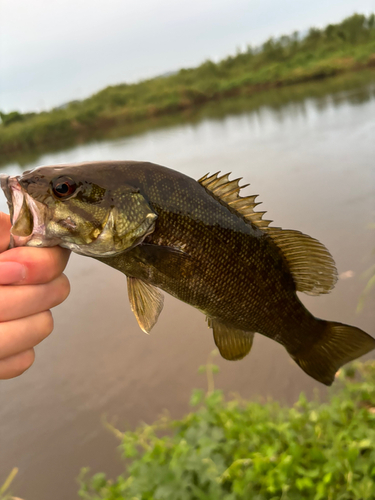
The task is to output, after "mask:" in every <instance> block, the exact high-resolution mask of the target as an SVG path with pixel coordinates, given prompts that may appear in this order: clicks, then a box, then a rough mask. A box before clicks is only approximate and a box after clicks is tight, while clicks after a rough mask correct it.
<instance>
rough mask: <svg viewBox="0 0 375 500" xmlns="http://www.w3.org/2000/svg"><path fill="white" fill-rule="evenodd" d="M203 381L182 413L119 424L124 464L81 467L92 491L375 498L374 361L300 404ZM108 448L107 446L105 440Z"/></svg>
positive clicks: (182, 496)
mask: <svg viewBox="0 0 375 500" xmlns="http://www.w3.org/2000/svg"><path fill="white" fill-rule="evenodd" d="M206 369H207V371H208V376H209V386H210V388H209V391H208V392H207V394H206V395H205V394H204V393H203V392H202V391H200V390H196V391H194V392H193V395H192V398H191V404H192V406H194V407H196V408H197V409H196V410H195V411H193V412H192V413H189V414H188V415H186V416H185V417H184V418H182V419H181V420H176V421H174V420H171V419H170V418H168V417H167V416H164V417H163V418H161V419H160V420H159V421H157V422H156V423H154V424H153V425H143V426H141V427H139V428H138V429H137V430H136V431H134V432H132V431H126V432H123V433H122V432H120V431H118V430H115V429H112V430H113V431H114V432H115V433H116V435H117V436H118V437H119V438H120V441H121V445H120V449H121V453H122V456H123V458H124V461H125V462H124V473H123V474H122V475H121V476H119V477H118V478H117V479H114V480H109V479H107V477H106V475H105V474H104V473H99V474H95V475H94V476H93V477H91V478H88V470H87V469H85V470H83V471H82V474H81V477H80V490H79V495H80V497H81V498H82V499H85V500H164V499H173V500H243V499H251V500H301V499H302V498H303V499H304V500H370V499H374V498H375V362H374V361H371V362H367V363H364V364H361V363H358V362H357V363H355V364H353V365H349V366H348V367H347V368H346V369H344V370H341V372H340V374H339V376H338V380H337V381H336V384H335V389H334V390H335V392H334V393H331V396H330V398H329V400H328V402H325V403H321V402H318V401H308V400H307V399H306V398H305V396H304V395H303V394H301V396H300V398H299V401H298V402H297V403H296V404H295V405H294V406H293V407H292V408H288V407H284V406H282V405H280V404H279V403H276V402H272V401H268V402H267V403H265V404H260V403H257V402H249V401H243V400H241V399H240V398H236V399H233V400H227V399H225V398H224V396H223V394H222V392H221V391H219V390H214V389H213V382H212V372H213V371H214V370H215V369H216V367H215V365H212V364H209V365H208V366H207V367H206ZM98 452H99V450H98Z"/></svg>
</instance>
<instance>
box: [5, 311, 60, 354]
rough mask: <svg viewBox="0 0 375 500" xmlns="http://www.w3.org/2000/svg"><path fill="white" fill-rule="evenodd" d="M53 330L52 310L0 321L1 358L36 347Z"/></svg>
mask: <svg viewBox="0 0 375 500" xmlns="http://www.w3.org/2000/svg"><path fill="white" fill-rule="evenodd" d="M52 330H53V318H52V314H51V311H43V312H41V313H38V314H34V315H32V316H29V317H27V318H21V319H16V320H13V321H6V322H4V323H0V359H4V358H8V357H10V356H14V355H15V354H19V353H20V352H23V351H27V350H29V349H31V348H33V347H35V346H36V345H37V344H39V342H41V341H42V340H43V339H45V338H46V337H47V336H48V335H49V334H50V333H51V332H52Z"/></svg>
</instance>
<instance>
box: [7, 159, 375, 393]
mask: <svg viewBox="0 0 375 500" xmlns="http://www.w3.org/2000/svg"><path fill="white" fill-rule="evenodd" d="M59 175H64V176H69V177H71V178H72V179H74V182H75V183H76V184H77V186H80V189H78V190H77V194H76V196H75V197H74V199H72V200H68V201H67V202H66V203H60V205H58V208H57V209H52V208H48V209H47V213H50V214H51V220H52V226H51V227H52V228H53V224H57V225H58V226H59V228H60V229H59V231H61V230H63V231H64V230H65V229H61V228H62V227H64V224H65V225H66V226H67V227H66V234H67V235H68V236H67V237H68V238H69V237H70V236H69V235H71V238H72V239H71V240H70V241H75V239H76V240H77V241H81V242H82V243H83V244H85V243H86V245H87V246H88V247H90V245H89V243H90V242H94V243H92V245H94V247H95V244H97V245H99V246H98V247H97V248H101V247H100V245H101V244H102V243H100V241H99V239H98V241H99V242H98V243H95V237H96V236H95V235H97V234H100V231H103V232H104V230H103V228H105V227H106V226H105V224H106V223H105V221H104V218H105V217H104V214H108V213H113V210H115V211H116V214H118V217H117V219H116V224H117V226H116V227H115V226H114V228H115V229H116V230H117V231H119V232H120V233H121V232H122V233H126V231H127V228H128V227H129V228H130V227H132V228H133V233H131V234H137V233H136V231H137V221H139V224H140V223H141V222H142V221H146V222H147V221H148V219H147V217H151V218H152V217H155V215H156V217H155V219H150V220H149V222H147V224H148V227H149V230H148V231H147V233H144V234H147V236H146V237H145V238H144V239H138V240H136V239H134V238H135V237H133V236H132V237H131V238H130V239H129V242H131V241H132V238H133V239H134V244H133V245H132V246H129V247H127V246H124V247H123V248H124V251H121V253H118V254H117V255H113V256H103V255H92V254H90V255H91V256H93V257H94V258H97V259H98V260H100V261H102V262H104V263H106V264H108V265H109V266H111V267H114V268H115V269H118V270H119V271H121V272H123V273H125V274H126V275H127V276H128V277H131V278H136V279H138V280H142V281H143V282H145V283H148V284H151V285H154V286H155V287H158V288H160V289H162V290H164V291H166V292H168V293H169V294H171V295H172V296H174V297H176V298H178V299H179V300H181V301H183V302H186V303H188V304H190V305H192V306H194V307H196V308H197V309H199V310H200V311H202V312H203V313H204V314H206V316H207V317H208V318H209V322H210V325H211V326H213V329H214V336H215V342H216V343H217V345H218V346H219V350H220V352H221V353H222V355H223V356H224V357H226V358H227V359H240V358H241V357H243V356H244V355H246V354H247V353H248V352H249V350H250V348H251V343H252V338H253V333H254V332H257V333H260V334H263V335H265V336H267V337H269V338H271V339H273V340H275V341H277V342H279V343H280V344H282V345H283V346H284V347H285V348H286V349H287V351H288V352H289V354H290V355H291V356H292V358H293V359H294V360H295V361H296V362H297V363H298V364H299V366H301V368H302V369H303V370H304V371H305V372H306V373H308V374H309V375H311V376H312V377H314V378H315V379H316V380H319V381H320V382H322V383H324V384H327V385H330V384H331V383H332V382H333V380H334V376H335V373H336V371H337V370H338V368H339V367H340V366H342V365H343V364H345V363H347V362H348V361H351V360H352V359H355V358H357V357H359V356H361V355H363V354H365V353H367V352H369V351H370V350H372V349H374V348H375V340H374V339H373V338H372V337H370V336H369V335H368V334H366V333H365V332H363V331H362V330H360V329H358V328H356V327H351V326H348V325H343V324H341V323H335V322H329V321H324V320H320V319H317V318H315V317H314V316H313V315H312V314H310V312H309V311H308V310H307V309H306V308H305V307H304V306H303V304H302V303H301V302H300V300H299V299H298V297H297V294H296V289H297V285H296V281H295V280H296V274H293V273H292V271H291V267H290V266H291V265H294V264H293V263H292V264H290V261H288V257H287V254H285V253H284V252H285V251H286V250H285V241H281V240H277V237H276V238H274V237H271V236H270V232H269V231H267V230H265V229H264V228H262V226H261V225H259V224H258V225H256V222H255V223H253V222H251V221H250V220H249V219H248V218H246V215H245V214H243V213H241V212H239V211H236V210H234V209H233V206H235V204H233V206H231V205H228V204H227V203H226V202H225V201H223V199H222V198H220V197H218V196H215V195H214V194H213V193H212V192H211V191H210V190H209V188H208V187H207V188H206V187H205V186H204V185H202V184H200V183H199V182H197V181H195V180H194V179H191V178H190V177H188V176H186V175H184V174H182V173H179V172H176V171H174V170H171V169H169V168H166V167H162V166H159V165H155V164H152V163H147V162H94V163H83V164H76V165H71V166H69V165H61V166H50V167H42V168H40V169H36V170H35V171H32V172H30V173H25V174H24V175H22V176H21V177H20V179H19V183H20V185H21V186H22V188H23V189H24V190H25V191H26V192H28V193H29V195H31V196H33V197H35V199H37V200H38V201H39V202H41V203H44V202H46V205H48V203H47V201H48V197H50V199H51V197H52V194H51V184H52V183H53V179H54V178H56V176H57V178H58V176H59ZM3 182H4V181H3ZM5 184H6V182H5ZM81 188H82V189H81ZM5 192H6V194H7V196H8V197H9V193H8V192H7V188H6V187H5ZM129 193H131V194H130V195H129ZM129 200H130V201H129ZM53 203H55V202H53ZM53 210H54V212H53ZM59 210H60V212H59ZM149 210H151V211H152V212H153V214H150V213H148V211H149ZM48 211H50V212H48ZM69 211H71V213H73V214H74V217H75V220H76V221H80V225H79V227H80V233H79V231H78V230H76V233H74V231H75V230H74V228H72V227H70V225H71V221H70V217H67V214H69ZM59 214H60V215H59ZM102 214H103V215H102ZM106 217H108V215H106ZM145 217H146V219H145ZM82 221H83V222H82ZM85 221H87V224H86V223H85ZM19 224H21V223H19ZM150 224H151V225H150ZM77 227H78V226H77ZM280 231H281V229H280ZM289 233H293V232H291V231H289ZM129 234H130V233H129ZM273 234H275V233H273ZM295 234H297V233H295ZM298 234H301V233H298ZM107 236H108V234H107V233H106V237H107ZM109 236H110V235H109ZM292 236H293V235H292ZM283 237H288V231H285V232H284V236H282V238H283ZM74 238H75V239H74ZM109 241H110V237H109ZM116 241H117V240H116V239H114V244H116ZM119 241H120V243H121V241H125V240H121V239H120V240H119ZM291 241H292V243H291ZM293 241H294V240H289V241H288V243H287V246H288V247H289V250H290V247H292V250H291V253H292V254H293V244H294V243H293ZM296 241H297V240H296ZM301 241H302V243H301ZM309 241H310V243H311V241H314V242H315V243H314V244H313V245H312V246H310V247H309V243H306V247H305V248H306V249H307V250H308V252H309V251H310V257H311V255H312V259H313V261H314V259H315V261H316V262H318V271H319V272H318V275H319V274H322V273H321V272H320V269H326V268H325V267H324V266H323V267H322V268H319V265H320V264H319V262H320V260H319V259H321V258H322V259H323V261H324V259H326V255H327V254H328V256H329V253H328V252H327V251H326V249H325V248H324V247H323V246H320V247H319V248H318V247H317V246H316V244H317V245H320V243H318V242H316V240H312V239H311V238H309V237H306V236H304V235H302V240H300V241H299V243H298V245H300V247H298V248H297V251H296V255H297V261H298V259H300V255H305V254H304V253H303V252H304V245H305V242H309ZM278 242H279V245H280V246H278V244H277V243H278ZM120 243H119V244H120ZM121 244H122V243H121ZM129 245H130V243H129ZM314 245H315V246H314ZM69 248H70V247H69ZM77 248H78V246H77ZM77 248H75V247H74V248H73V250H75V251H78V252H79V253H80V250H79V248H78V249H77ZM283 248H284V249H283ZM321 248H323V254H324V252H325V254H324V255H323V254H322V255H323V257H322V255H321V254H320V252H321ZM308 252H307V253H306V255H307V259H310V257H309V256H308ZM81 253H84V252H81ZM289 253H290V252H289ZM317 254H318V257H316V255H317ZM86 255H89V254H88V253H86ZM289 257H290V256H289ZM329 259H331V257H330V256H329ZM329 259H328V260H329ZM298 265H299V264H298V262H297V266H298ZM310 265H311V263H310V264H309V263H308V262H307V263H306V266H305V263H304V262H302V268H301V269H302V280H304V279H305V276H306V269H308V268H309V266H310ZM332 268H333V272H334V273H335V272H336V271H335V269H334V266H333V261H332V260H329V263H328V266H327V273H328V274H327V276H329V273H330V272H331V271H332ZM295 272H297V273H298V269H297V271H295ZM324 272H325V271H324ZM307 274H308V273H307ZM312 276H313V281H314V280H318V281H319V280H320V277H319V276H318V278H316V274H313V275H312ZM333 277H334V278H335V275H333ZM297 279H298V278H297ZM331 281H332V280H331ZM334 281H335V280H334V279H333V281H332V283H331V284H332V286H333V284H334ZM328 282H330V280H328ZM314 283H315V281H314ZM314 283H313V285H314ZM132 284H134V283H133V282H132ZM132 286H133V285H132ZM332 286H330V287H328V288H327V289H326V291H329V289H330V288H332ZM298 289H299V290H302V291H306V292H308V290H309V289H308V288H303V286H302V288H301V285H300V287H299V288H298ZM318 293H323V292H322V291H320V292H318ZM324 293H326V292H324ZM158 307H159V308H160V307H162V306H160V302H159V305H158ZM160 310H161V309H160ZM159 312H160V311H159ZM156 319H157V316H156ZM215 328H216V333H215ZM227 337H228V343H227V341H226V338H227ZM219 344H220V345H219ZM228 346H229V347H228ZM226 352H227V353H228V356H226Z"/></svg>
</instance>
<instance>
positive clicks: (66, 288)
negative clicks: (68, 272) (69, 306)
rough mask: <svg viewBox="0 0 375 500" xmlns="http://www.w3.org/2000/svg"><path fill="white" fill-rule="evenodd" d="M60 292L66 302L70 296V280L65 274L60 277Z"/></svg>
mask: <svg viewBox="0 0 375 500" xmlns="http://www.w3.org/2000/svg"><path fill="white" fill-rule="evenodd" d="M60 280H61V281H60V292H61V297H62V300H61V302H62V301H64V300H65V299H66V298H67V297H68V295H69V294H70V283H69V280H68V278H67V277H66V276H65V274H62V275H61V277H60Z"/></svg>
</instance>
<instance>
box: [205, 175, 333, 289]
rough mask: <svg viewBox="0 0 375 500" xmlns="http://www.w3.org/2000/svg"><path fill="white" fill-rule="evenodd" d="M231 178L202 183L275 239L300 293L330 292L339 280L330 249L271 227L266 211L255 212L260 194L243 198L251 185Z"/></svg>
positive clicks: (290, 231) (210, 179)
mask: <svg viewBox="0 0 375 500" xmlns="http://www.w3.org/2000/svg"><path fill="white" fill-rule="evenodd" d="M229 175H230V174H225V175H222V176H220V177H219V172H217V173H216V174H213V175H210V176H209V175H208V174H206V175H205V176H203V177H202V178H201V179H199V181H198V182H199V183H200V184H201V185H202V186H203V187H204V188H205V189H206V190H207V191H208V192H209V193H210V194H211V195H212V196H213V197H214V198H216V199H217V200H218V201H219V202H220V203H221V204H224V205H227V206H228V208H229V209H230V210H232V211H234V212H236V213H237V214H238V216H240V217H242V218H243V219H245V221H246V222H251V223H252V224H254V225H255V226H256V227H258V228H259V229H261V230H263V231H264V232H265V233H266V234H268V235H269V236H270V237H271V238H272V239H273V241H274V242H275V244H276V245H277V246H278V247H279V249H280V250H281V252H282V253H283V255H284V257H285V260H286V262H287V263H288V266H289V270H290V272H291V273H292V276H293V279H294V282H295V285H296V288H297V290H298V291H300V292H305V293H307V294H309V295H319V294H321V293H328V292H330V291H331V290H332V288H333V287H334V286H335V283H336V281H337V270H336V267H335V262H334V260H333V258H332V256H331V254H330V253H329V251H328V250H327V248H326V247H325V246H324V245H323V244H322V243H320V242H319V241H318V240H316V239H314V238H311V237H310V236H307V235H306V234H303V233H300V232H299V231H292V230H289V229H286V230H284V229H281V228H279V227H269V224H270V223H271V222H272V221H270V220H263V219H262V217H263V215H264V214H265V213H266V212H255V211H254V208H255V207H256V206H257V205H259V203H255V199H256V198H257V196H258V195H254V196H245V197H242V196H240V195H239V193H240V190H241V189H242V188H244V187H246V186H248V184H246V185H245V186H240V185H239V181H240V180H241V178H239V179H235V180H233V181H230V180H229Z"/></svg>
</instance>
